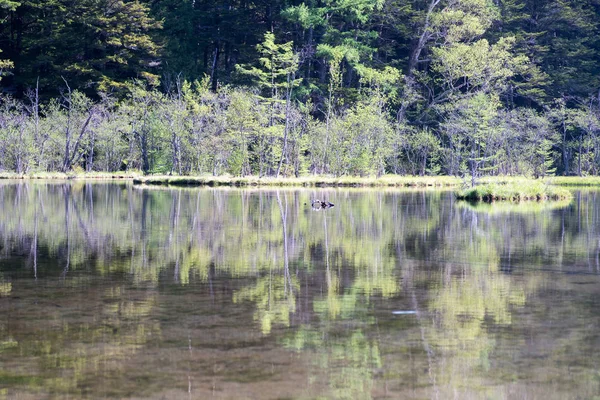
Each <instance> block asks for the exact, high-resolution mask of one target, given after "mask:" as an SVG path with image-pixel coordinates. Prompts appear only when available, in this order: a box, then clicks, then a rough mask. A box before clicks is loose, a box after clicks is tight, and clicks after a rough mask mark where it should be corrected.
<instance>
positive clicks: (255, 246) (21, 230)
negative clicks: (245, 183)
mask: <svg viewBox="0 0 600 400" xmlns="http://www.w3.org/2000/svg"><path fill="white" fill-rule="evenodd" d="M312 198H320V199H326V200H329V201H331V202H333V203H335V204H336V206H335V207H334V208H332V209H328V210H318V211H316V210H313V209H311V207H310V199H312ZM307 203H308V205H307ZM0 209H1V214H0V398H18V399H30V398H98V397H110V398H157V399H163V398H165V399H173V398H182V399H187V398H194V399H196V398H202V399H205V398H217V399H220V398H231V399H238V398H300V399H303V398H305V399H314V398H332V399H335V398H340V399H343V398H346V399H361V398H364V399H370V398H403V399H449V398H457V399H481V398H489V399H525V398H527V399H544V400H548V399H571V398H572V399H590V398H594V397H595V396H599V395H600V259H599V257H600V256H599V252H600V243H599V241H600V192H598V191H589V190H588V191H576V193H575V199H574V200H573V201H572V202H570V203H566V204H564V203H562V204H543V205H537V204H527V205H522V206H520V207H516V208H515V207H512V208H511V207H508V206H503V205H495V206H493V207H487V208H486V207H484V208H474V207H472V206H470V205H468V204H464V203H460V202H456V201H454V199H453V196H452V194H451V193H450V192H445V191H427V192H423V191H391V190H390V191H387V190H342V189H315V190H302V189H298V190H292V189H286V190H275V189H260V190H259V189H248V190H236V189H208V188H207V189H146V188H139V187H135V186H132V185H129V184H125V183H85V182H71V183H65V182H10V181H4V182H0ZM596 398H600V397H596Z"/></svg>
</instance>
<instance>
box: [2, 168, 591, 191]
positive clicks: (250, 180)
mask: <svg viewBox="0 0 600 400" xmlns="http://www.w3.org/2000/svg"><path fill="white" fill-rule="evenodd" d="M9 179H14V180H44V179H48V180H125V181H132V182H133V184H134V185H149V186H188V187H199V186H209V187H215V186H231V187H259V186H265V187H268V186H276V187H277V186H279V187H282V186H297V187H404V188H436V187H437V188H456V187H459V186H463V187H464V186H465V185H466V181H465V179H462V178H459V177H455V176H406V175H384V176H381V177H379V178H377V177H351V176H344V177H337V178H336V177H331V176H324V175H308V176H303V177H299V178H296V177H293V178H274V177H262V178H259V177H258V176H246V177H231V176H212V175H200V176H175V175H173V176H169V175H146V176H144V175H142V174H141V173H140V172H138V171H133V172H114V173H107V172H93V173H62V172H42V173H32V174H21V175H19V174H16V173H10V172H8V173H0V180H9ZM523 181H529V182H544V183H547V184H551V185H555V186H569V187H576V186H588V187H591V186H600V176H588V177H578V176H556V177H546V178H538V179H532V178H524V177H517V176H514V177H513V176H490V177H482V178H480V179H479V180H478V184H479V185H484V184H490V183H494V184H507V183H513V182H523Z"/></svg>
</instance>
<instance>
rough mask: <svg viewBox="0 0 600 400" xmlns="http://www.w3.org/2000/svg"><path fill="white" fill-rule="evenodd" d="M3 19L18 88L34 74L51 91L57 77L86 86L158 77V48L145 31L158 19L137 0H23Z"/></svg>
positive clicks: (120, 86)
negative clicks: (153, 17) (150, 14)
mask: <svg viewBox="0 0 600 400" xmlns="http://www.w3.org/2000/svg"><path fill="white" fill-rule="evenodd" d="M8 18H9V20H10V30H6V29H3V40H4V41H5V42H7V43H8V46H7V47H8V50H7V52H8V54H9V55H10V57H11V58H12V59H13V60H14V62H15V76H14V79H13V83H15V84H16V85H17V86H18V87H19V88H21V90H23V89H24V88H26V87H27V86H33V83H34V82H35V80H36V79H38V78H39V79H40V86H41V88H42V90H43V92H44V93H46V92H52V91H54V92H55V91H56V88H57V87H58V86H59V85H58V83H59V82H60V81H61V80H60V76H65V77H66V78H67V79H68V80H69V82H70V83H71V85H72V86H73V87H75V88H79V89H85V90H88V91H89V90H90V89H94V90H100V91H108V90H117V91H120V90H124V89H125V88H126V87H125V86H124V83H125V81H127V80H129V79H132V78H138V79H145V80H147V81H148V82H150V83H152V84H156V83H157V82H158V75H157V74H156V72H155V71H156V68H157V67H158V66H159V65H160V62H159V59H158V56H159V50H160V49H159V46H158V44H157V43H156V42H154V40H153V39H152V38H151V36H150V34H151V33H152V31H154V30H156V29H159V28H160V26H161V24H160V22H158V21H156V20H154V19H152V18H151V17H150V16H149V8H148V7H147V6H146V5H144V4H143V3H142V2H140V0H115V1H112V0H111V1H109V0H82V1H77V2H71V1H68V0H41V1H32V0H24V1H22V2H21V3H20V5H19V6H18V7H17V8H16V9H15V10H14V12H11V13H10V14H9V15H8ZM153 71H154V72H153ZM92 94H95V93H93V92H92Z"/></svg>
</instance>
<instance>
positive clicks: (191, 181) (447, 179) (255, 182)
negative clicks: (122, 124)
mask: <svg viewBox="0 0 600 400" xmlns="http://www.w3.org/2000/svg"><path fill="white" fill-rule="evenodd" d="M133 183H136V184H146V185H173V186H241V187H243V186H304V187H327V186H335V187H447V186H456V185H459V184H460V183H461V180H460V179H459V178H456V177H452V176H417V177H412V176H399V175H385V176H382V177H380V178H375V177H365V178H363V177H341V178H334V177H327V176H313V175H310V176H304V177H299V178H259V177H257V176H246V177H229V176H221V177H214V176H195V177H191V176H190V177H188V176H144V177H141V176H140V177H136V178H134V179H133Z"/></svg>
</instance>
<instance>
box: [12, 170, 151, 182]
mask: <svg viewBox="0 0 600 400" xmlns="http://www.w3.org/2000/svg"><path fill="white" fill-rule="evenodd" d="M139 176H141V172H139V171H127V172H123V171H117V172H67V173H64V172H33V173H30V174H17V173H14V172H2V173H0V179H129V180H130V179H134V178H136V177H139Z"/></svg>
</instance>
